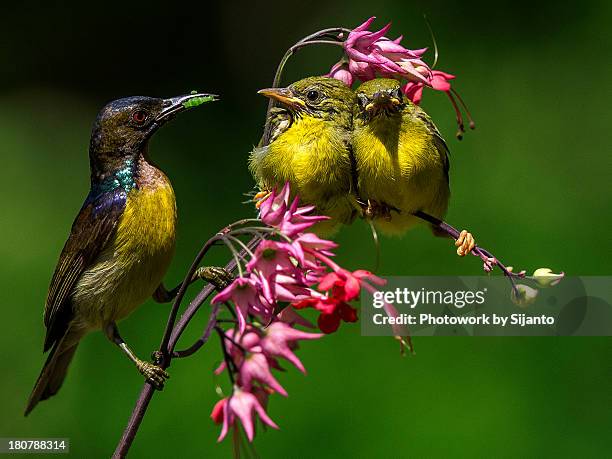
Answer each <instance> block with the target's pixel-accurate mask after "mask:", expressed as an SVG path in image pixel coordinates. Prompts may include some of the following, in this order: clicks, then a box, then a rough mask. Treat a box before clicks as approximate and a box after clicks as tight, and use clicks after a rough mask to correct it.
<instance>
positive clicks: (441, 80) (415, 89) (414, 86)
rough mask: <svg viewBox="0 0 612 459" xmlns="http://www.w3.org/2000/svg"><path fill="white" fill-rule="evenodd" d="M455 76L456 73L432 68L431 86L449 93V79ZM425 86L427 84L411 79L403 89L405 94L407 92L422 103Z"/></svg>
mask: <svg viewBox="0 0 612 459" xmlns="http://www.w3.org/2000/svg"><path fill="white" fill-rule="evenodd" d="M454 78H455V75H451V74H450V73H446V72H441V71H440V70H432V71H431V77H430V78H429V86H431V87H432V88H433V89H435V90H437V91H443V92H446V93H448V92H449V91H450V89H451V85H450V83H449V81H450V80H453V79H454ZM424 87H425V85H424V84H423V83H422V82H419V81H416V82H415V81H409V82H408V83H406V84H405V85H404V86H403V87H402V91H403V92H404V94H406V97H408V98H409V99H410V100H411V101H412V102H414V103H415V104H417V105H418V104H420V103H421V99H422V97H423V88H424Z"/></svg>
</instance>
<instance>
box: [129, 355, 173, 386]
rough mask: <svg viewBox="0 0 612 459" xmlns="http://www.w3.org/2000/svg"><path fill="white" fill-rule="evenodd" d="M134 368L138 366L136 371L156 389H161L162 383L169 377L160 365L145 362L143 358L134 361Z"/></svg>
mask: <svg viewBox="0 0 612 459" xmlns="http://www.w3.org/2000/svg"><path fill="white" fill-rule="evenodd" d="M136 368H138V371H139V372H140V374H141V375H143V376H144V377H145V379H146V380H147V382H149V383H150V384H151V385H152V386H153V387H155V389H157V390H162V389H163V388H164V383H165V382H166V380H167V379H168V378H170V375H169V374H168V372H167V371H166V370H164V369H163V368H162V367H160V366H157V365H155V364H153V363H150V362H145V361H144V360H139V361H138V362H136Z"/></svg>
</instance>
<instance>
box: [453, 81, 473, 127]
mask: <svg viewBox="0 0 612 459" xmlns="http://www.w3.org/2000/svg"><path fill="white" fill-rule="evenodd" d="M451 91H452V92H453V95H454V96H455V97H456V98H457V100H459V103H460V104H461V106H462V107H463V109H464V110H465V114H466V116H467V119H468V121H469V122H470V129H476V123H474V119H473V118H472V114H471V113H470V110H469V109H468V108H467V105H466V104H465V102H464V101H463V99H462V98H461V96H460V95H459V93H458V92H457V91H455V90H454V89H453V88H451Z"/></svg>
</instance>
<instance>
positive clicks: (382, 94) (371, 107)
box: [365, 91, 402, 112]
mask: <svg viewBox="0 0 612 459" xmlns="http://www.w3.org/2000/svg"><path fill="white" fill-rule="evenodd" d="M401 103H402V102H401V101H400V100H399V99H398V98H397V97H393V96H392V95H390V94H389V93H388V92H387V91H378V92H377V93H375V94H374V97H372V99H371V101H370V102H369V103H368V104H367V105H366V107H365V109H366V111H368V112H373V111H374V112H376V111H378V110H381V109H393V108H395V107H397V106H398V105H400V104H401Z"/></svg>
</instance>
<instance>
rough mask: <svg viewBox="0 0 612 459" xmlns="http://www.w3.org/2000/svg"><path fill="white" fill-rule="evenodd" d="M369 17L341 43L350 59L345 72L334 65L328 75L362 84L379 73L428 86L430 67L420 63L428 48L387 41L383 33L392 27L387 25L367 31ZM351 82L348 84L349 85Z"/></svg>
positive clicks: (369, 23)
mask: <svg viewBox="0 0 612 459" xmlns="http://www.w3.org/2000/svg"><path fill="white" fill-rule="evenodd" d="M374 19H375V17H371V18H370V19H368V20H367V21H366V22H364V23H363V24H361V25H360V26H359V27H356V28H355V29H353V30H352V31H351V33H349V35H348V37H347V39H346V41H345V42H344V44H343V46H344V50H345V52H346V55H347V57H348V59H349V63H348V73H350V74H351V77H349V76H348V75H347V74H346V67H345V66H343V64H342V63H341V62H339V63H338V64H336V65H334V67H332V70H331V71H330V73H329V76H331V77H333V78H337V79H340V80H342V81H344V82H345V83H346V82H348V81H350V83H352V81H353V80H352V77H357V78H359V79H360V80H361V81H368V80H371V79H373V78H375V77H376V74H377V73H379V74H381V75H383V76H388V77H395V76H398V77H399V78H407V79H409V80H412V81H420V82H422V83H423V84H425V85H428V84H429V83H428V80H427V77H428V76H429V72H430V70H429V67H428V66H427V64H425V62H423V61H422V60H421V56H422V55H423V54H424V53H425V51H426V50H427V48H423V49H417V50H410V49H407V48H404V47H403V46H402V45H400V41H401V40H402V37H398V38H397V39H395V40H390V39H388V38H387V37H385V34H386V33H387V32H388V31H389V29H390V28H391V24H390V23H389V24H387V25H386V26H384V27H383V28H382V29H380V30H379V31H377V32H370V31H369V30H367V29H368V28H369V27H370V25H372V23H373V22H374ZM350 83H347V84H349V85H350Z"/></svg>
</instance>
